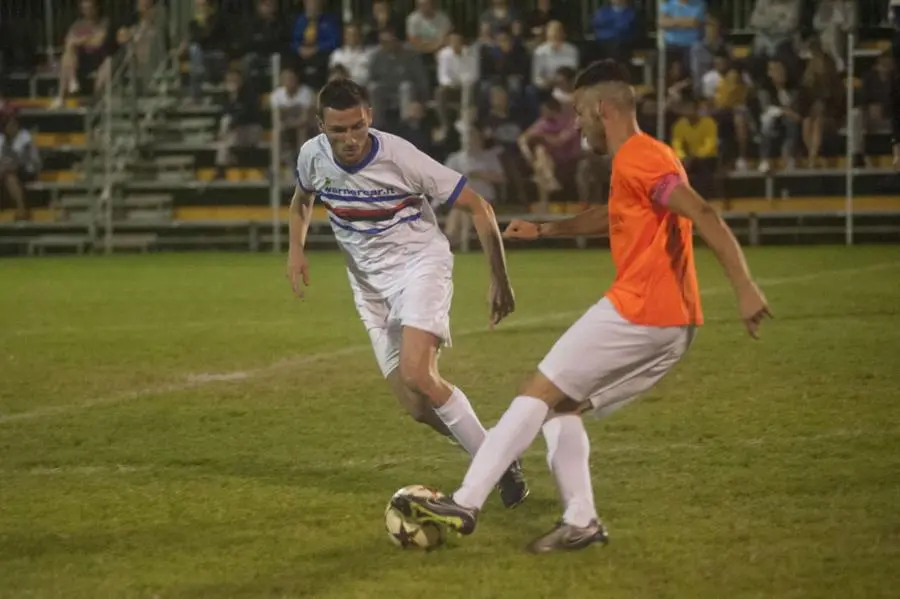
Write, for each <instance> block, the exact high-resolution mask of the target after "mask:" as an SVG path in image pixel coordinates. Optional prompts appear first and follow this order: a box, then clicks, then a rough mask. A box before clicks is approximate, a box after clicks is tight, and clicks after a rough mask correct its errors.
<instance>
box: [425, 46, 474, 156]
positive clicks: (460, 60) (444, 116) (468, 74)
mask: <svg viewBox="0 0 900 599" xmlns="http://www.w3.org/2000/svg"><path fill="white" fill-rule="evenodd" d="M447 40H448V42H449V43H448V45H447V46H445V47H443V48H441V50H440V51H438V55H437V61H438V64H437V78H438V87H437V89H436V90H435V92H434V101H435V104H436V105H437V113H438V120H439V122H440V129H439V132H438V139H441V140H442V139H444V137H446V135H447V128H448V127H449V126H450V117H449V114H450V104H451V102H459V105H460V116H461V117H462V120H463V121H465V122H466V123H469V122H471V117H470V116H469V114H465V113H464V112H463V111H467V110H468V111H471V109H472V106H471V104H472V87H473V86H474V85H475V82H476V81H477V80H478V71H477V68H476V67H477V61H476V59H475V56H474V52H473V51H472V50H471V48H467V47H466V46H465V43H464V41H463V36H462V34H461V33H459V32H458V31H454V32H451V33H450V35H449V36H448V38H447Z"/></svg>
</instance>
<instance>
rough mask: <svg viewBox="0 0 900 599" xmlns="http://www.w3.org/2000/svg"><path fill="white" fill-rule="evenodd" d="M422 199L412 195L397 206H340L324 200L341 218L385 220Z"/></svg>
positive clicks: (331, 210)
mask: <svg viewBox="0 0 900 599" xmlns="http://www.w3.org/2000/svg"><path fill="white" fill-rule="evenodd" d="M420 201H421V199H420V198H419V197H417V196H410V197H408V198H406V199H405V200H403V201H402V202H400V203H399V204H397V205H396V206H391V207H389V208H338V207H335V206H332V205H331V204H329V203H328V202H324V204H325V207H326V208H327V209H328V211H329V212H331V213H332V214H333V215H335V216H337V217H339V218H343V219H347V220H355V219H360V220H384V219H388V218H392V217H393V216H394V215H395V214H397V213H398V212H400V211H401V210H403V209H404V208H409V207H410V206H416V205H418V204H419V202H420Z"/></svg>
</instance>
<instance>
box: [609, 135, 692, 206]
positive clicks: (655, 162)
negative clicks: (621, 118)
mask: <svg viewBox="0 0 900 599" xmlns="http://www.w3.org/2000/svg"><path fill="white" fill-rule="evenodd" d="M623 150H624V151H622V150H620V151H619V155H618V156H617V157H616V161H615V164H614V168H616V169H617V170H618V176H619V177H620V178H621V180H622V181H624V182H625V184H626V185H627V186H628V187H630V188H631V189H632V190H633V191H634V192H635V193H637V194H638V195H639V196H640V197H642V198H647V199H648V201H650V202H652V203H654V204H656V205H658V206H663V207H665V206H666V205H668V203H669V196H670V195H671V193H672V191H673V190H674V189H675V188H676V187H678V186H679V185H680V184H682V183H686V182H687V179H686V178H685V175H684V169H683V168H682V166H681V162H680V161H679V160H678V157H677V156H676V155H675V152H674V151H672V150H671V149H669V148H668V147H667V146H665V145H663V144H661V143H657V142H653V143H648V144H641V146H640V147H635V146H634V145H632V146H630V147H627V148H623Z"/></svg>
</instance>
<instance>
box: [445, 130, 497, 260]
mask: <svg viewBox="0 0 900 599" xmlns="http://www.w3.org/2000/svg"><path fill="white" fill-rule="evenodd" d="M463 139H464V140H465V141H464V144H463V148H462V149H461V150H460V151H458V152H454V153H452V154H450V156H449V157H448V158H447V161H446V163H445V164H446V165H447V167H448V168H451V169H453V170H455V171H456V172H458V173H460V174H462V175H465V176H466V177H467V178H468V180H469V181H468V182H469V185H470V186H471V187H472V189H474V190H475V191H476V192H477V193H478V195H480V196H481V197H483V198H484V199H485V200H487V201H488V202H489V203H490V204H494V203H495V202H496V200H497V186H498V185H503V184H504V183H505V182H506V175H505V174H504V173H503V167H502V166H501V164H500V160H499V159H498V157H497V153H498V151H499V149H497V148H490V149H488V148H485V146H484V138H483V137H482V133H481V131H479V130H478V129H477V128H476V127H468V128H467V129H466V131H465V135H463ZM444 234H445V235H446V236H447V239H449V240H450V243H451V245H453V246H457V245H459V246H461V247H462V249H463V251H466V250H468V245H469V244H468V241H469V238H470V237H471V236H472V216H471V215H470V214H469V212H468V211H467V210H463V209H461V208H455V207H454V208H451V209H450V214H448V215H447V224H446V226H445V228H444Z"/></svg>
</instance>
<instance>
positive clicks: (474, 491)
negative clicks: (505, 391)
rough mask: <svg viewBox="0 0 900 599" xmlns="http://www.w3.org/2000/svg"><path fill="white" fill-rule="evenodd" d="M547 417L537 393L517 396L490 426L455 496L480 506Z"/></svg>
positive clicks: (479, 507)
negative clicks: (496, 421)
mask: <svg viewBox="0 0 900 599" xmlns="http://www.w3.org/2000/svg"><path fill="white" fill-rule="evenodd" d="M546 417H547V404H545V403H544V402H543V401H541V400H540V399H537V398H535V397H527V396H524V395H520V396H519V397H517V398H515V399H514V400H513V402H512V403H511V404H510V406H509V408H508V409H507V410H506V412H505V413H504V414H503V416H502V417H501V418H500V421H499V422H498V423H497V425H496V426H495V427H494V428H492V429H491V430H490V432H489V433H488V434H487V437H486V438H485V440H484V443H483V444H482V445H481V448H480V449H479V450H478V453H476V454H475V457H474V458H472V463H471V464H470V465H469V471H468V472H466V478H465V479H463V484H462V486H461V487H460V488H459V490H457V491H456V493H454V494H453V500H454V501H456V503H458V504H459V505H462V506H465V507H474V508H478V509H481V506H482V505H484V502H485V500H487V497H488V495H490V493H491V489H493V488H494V487H495V486H496V485H497V483H498V482H499V481H500V477H501V476H503V473H504V472H506V469H507V468H509V465H510V464H512V463H513V462H514V461H515V460H517V459H518V458H519V456H520V455H522V452H524V451H525V450H526V449H528V446H529V445H531V443H532V442H533V441H534V438H535V437H537V434H538V431H540V430H541V423H542V422H544V418H546Z"/></svg>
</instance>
